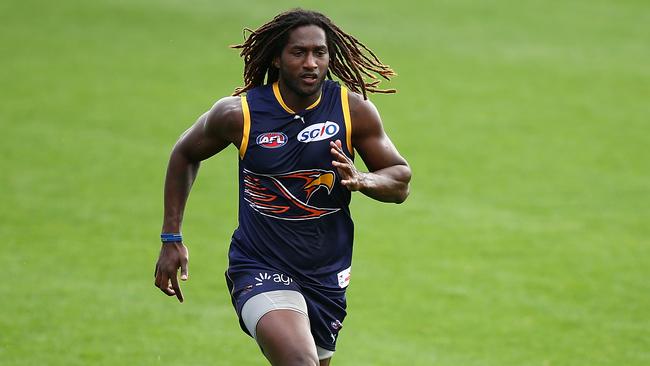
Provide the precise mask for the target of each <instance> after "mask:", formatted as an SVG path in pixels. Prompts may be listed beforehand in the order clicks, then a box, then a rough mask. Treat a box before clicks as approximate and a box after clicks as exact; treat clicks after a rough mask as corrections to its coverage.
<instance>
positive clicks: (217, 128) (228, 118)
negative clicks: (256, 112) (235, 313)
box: [155, 97, 243, 302]
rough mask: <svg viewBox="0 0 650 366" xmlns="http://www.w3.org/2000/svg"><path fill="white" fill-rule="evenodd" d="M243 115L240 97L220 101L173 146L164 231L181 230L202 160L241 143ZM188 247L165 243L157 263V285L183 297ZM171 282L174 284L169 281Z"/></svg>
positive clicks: (180, 298) (178, 231)
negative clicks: (182, 286)
mask: <svg viewBox="0 0 650 366" xmlns="http://www.w3.org/2000/svg"><path fill="white" fill-rule="evenodd" d="M242 125H243V114H242V109H241V101H240V98H239V97H226V98H223V99H221V100H219V101H218V102H217V103H216V104H215V105H214V106H213V107H212V108H211V109H210V110H209V111H208V112H206V113H204V114H203V115H202V116H201V117H200V118H199V119H198V120H197V121H196V122H195V123H194V125H193V126H192V127H190V128H189V129H188V130H187V131H185V132H184V133H183V134H182V135H181V137H180V138H179V140H178V141H177V142H176V144H175V145H174V148H173V150H172V153H171V156H170V158H169V164H168V166H167V175H166V178H165V194H164V200H165V204H164V210H165V212H164V218H163V226H162V232H164V233H180V232H181V226H182V221H183V212H184V209H185V204H186V202H187V198H188V196H189V194H190V190H191V188H192V184H193V183H194V180H195V178H196V175H197V173H198V170H199V166H200V163H201V161H202V160H205V159H207V158H209V157H211V156H213V155H215V154H217V153H218V152H220V151H221V150H223V149H225V148H226V147H227V146H228V145H230V144H231V143H232V144H234V145H235V146H239V144H240V143H241V138H242V137H241V136H242ZM187 257H188V255H187V248H186V247H185V246H184V245H183V243H181V242H178V243H163V245H162V247H161V251H160V256H159V258H158V263H157V264H156V274H155V276H156V286H157V287H158V288H160V289H161V290H162V291H163V292H164V293H165V294H167V295H169V296H174V295H176V296H177V297H178V299H179V301H181V302H182V301H183V296H182V294H181V291H180V287H179V286H178V281H177V279H176V275H177V271H178V268H179V267H180V268H181V279H183V280H185V279H187V260H188V258H187ZM170 282H171V284H170Z"/></svg>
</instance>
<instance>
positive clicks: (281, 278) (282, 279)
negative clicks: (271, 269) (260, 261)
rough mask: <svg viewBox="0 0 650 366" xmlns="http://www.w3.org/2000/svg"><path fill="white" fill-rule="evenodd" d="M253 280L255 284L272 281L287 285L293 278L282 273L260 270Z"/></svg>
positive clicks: (260, 284) (259, 284)
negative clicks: (269, 272)
mask: <svg viewBox="0 0 650 366" xmlns="http://www.w3.org/2000/svg"><path fill="white" fill-rule="evenodd" d="M255 281H257V283H256V284H255V286H262V285H263V284H264V282H265V281H273V282H275V283H281V284H283V285H285V286H289V285H290V284H291V283H292V282H293V279H292V278H291V277H289V276H287V275H285V274H284V273H274V274H272V275H270V274H268V273H266V272H264V273H262V272H260V273H258V275H257V277H255Z"/></svg>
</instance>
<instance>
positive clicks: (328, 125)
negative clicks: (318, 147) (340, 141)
mask: <svg viewBox="0 0 650 366" xmlns="http://www.w3.org/2000/svg"><path fill="white" fill-rule="evenodd" d="M338 132H339V125H337V124H336V123H334V122H332V121H326V122H321V123H316V124H313V125H311V126H307V127H305V128H304V129H303V130H302V131H300V132H299V133H298V141H300V142H304V143H307V142H312V141H321V140H325V139H327V138H330V137H332V136H334V135H336V134H337V133H338Z"/></svg>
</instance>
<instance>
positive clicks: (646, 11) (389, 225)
mask: <svg viewBox="0 0 650 366" xmlns="http://www.w3.org/2000/svg"><path fill="white" fill-rule="evenodd" d="M297 4H298V3H297V2H289V1H275V2H272V3H271V2H263V1H246V2H239V3H238V2H231V4H230V5H226V4H223V3H221V2H216V1H207V0H203V1H181V0H160V1H145V0H131V1H124V0H95V1H61V2H47V1H32V0H23V1H16V0H9V1H3V2H2V3H1V4H0V44H2V51H1V55H0V85H1V86H2V87H1V88H0V106H1V107H0V127H1V129H2V135H1V136H2V137H1V140H2V143H0V166H1V168H2V169H1V172H0V192H1V193H2V203H1V204H0V238H2V245H0V262H1V263H2V272H3V280H2V281H1V282H0V292H1V293H2V298H1V299H0V365H66V366H69V365H145V366H146V365H262V364H264V362H263V358H262V356H261V354H260V353H259V351H258V349H257V347H256V345H255V344H254V342H253V341H251V340H250V339H249V338H248V337H247V336H245V335H244V334H243V333H242V332H241V331H240V330H239V327H238V324H237V321H236V316H235V314H234V311H233V310H232V307H231V304H230V300H229V297H228V293H227V290H226V286H225V283H224V281H223V271H224V269H225V266H226V251H227V247H228V244H229V238H230V235H231V233H232V231H233V229H234V228H235V226H236V210H237V207H236V205H237V197H236V163H237V154H236V151H235V149H234V148H231V149H229V150H227V151H226V152H224V153H222V154H221V155H219V156H217V157H215V158H213V159H211V160H209V161H207V162H206V163H205V164H204V165H203V167H202V170H201V172H200V174H199V179H198V180H197V183H196V185H195V187H194V190H193V192H192V195H191V197H190V202H189V204H188V208H187V214H186V217H185V225H184V228H183V231H184V234H185V237H186V240H187V244H188V246H189V248H190V252H191V262H190V280H189V281H188V282H187V283H185V286H184V293H185V297H186V302H185V303H184V304H182V305H180V304H179V303H178V302H176V300H175V299H172V298H167V297H165V296H164V295H162V294H161V293H160V292H159V290H158V289H156V288H154V286H153V267H154V263H155V260H156V257H157V253H158V249H159V242H158V234H159V230H160V224H161V217H162V184H163V175H164V171H165V166H166V162H167V157H168V154H169V151H170V149H171V146H172V144H173V143H174V141H175V140H176V138H177V137H178V136H179V134H180V133H181V132H182V131H183V130H184V129H185V128H187V127H188V126H189V125H190V124H191V123H193V121H194V120H195V118H196V117H197V116H198V115H200V114H201V113H202V112H203V111H204V110H206V109H207V108H209V107H210V106H211V105H212V103H213V102H214V101H215V100H216V99H218V98H219V97H221V96H224V95H227V94H229V93H231V92H232V90H233V89H234V88H235V87H236V86H239V85H240V84H241V72H242V63H241V60H240V59H239V57H238V55H237V52H235V51H233V50H229V49H228V48H227V46H228V45H230V44H234V43H238V42H240V41H241V40H242V28H243V27H244V26H248V27H253V28H254V27H257V26H259V25H261V24H262V23H263V22H265V21H266V20H267V19H269V18H270V17H271V16H273V15H275V14H276V13H278V12H280V11H282V10H285V9H288V8H290V7H293V6H295V5H297ZM301 5H302V6H304V7H307V8H315V9H319V10H321V11H323V12H325V13H327V14H329V15H330V16H331V17H332V18H333V19H334V20H335V22H337V23H338V24H339V25H340V26H341V27H342V28H343V29H345V30H346V31H348V32H350V33H352V34H354V35H356V36H357V37H358V38H359V39H361V40H362V41H363V42H364V43H366V44H367V45H368V46H369V47H370V48H372V49H373V50H375V51H376V53H377V54H378V55H380V57H381V58H382V59H383V61H385V62H386V63H388V64H390V65H391V66H392V67H394V68H395V70H396V71H397V72H398V73H399V77H398V78H396V79H395V81H394V82H391V83H390V84H384V85H390V86H392V87H396V88H398V89H399V93H398V94H397V95H392V96H384V95H379V96H375V97H373V101H374V102H375V104H376V105H377V106H378V108H379V109H380V111H381V113H382V116H383V119H384V123H385V127H386V129H387V130H388V132H389V134H390V135H391V137H392V139H393V141H394V142H395V144H396V145H397V147H398V148H399V149H400V151H401V152H402V153H403V155H404V156H405V157H406V158H407V159H408V160H409V162H410V163H411V165H412V168H413V172H414V176H413V181H412V193H411V197H410V198H409V200H408V201H407V202H406V203H405V204H403V205H399V206H396V205H386V204H380V203H377V202H374V201H371V200H369V199H367V198H365V197H363V196H361V195H359V194H357V195H355V197H354V199H353V207H352V209H353V214H354V216H355V220H356V221H355V222H356V228H357V231H356V242H355V259H354V265H353V268H354V269H353V279H352V284H351V286H350V289H349V292H348V301H349V316H348V318H347V320H346V323H345V329H344V330H343V331H342V333H341V337H340V339H339V349H338V352H337V353H336V355H335V357H334V359H333V363H332V364H333V365H337V366H344V365H355V366H356V365H440V366H484V365H485V366H491V365H494V366H504V365H513V366H522V365H538V366H555V365H571V366H573V365H585V366H596V365H612V366H636V365H639V366H640V365H649V364H650V239H649V238H650V162H649V161H650V153H649V152H650V148H649V146H650V103H649V101H650V3H648V2H647V1H642V0H639V1H632V0H621V1H615V0H609V1H605V0H602V1H601V0H595V1H587V0H583V1H573V0H572V1H562V2H560V1H557V2H543V1H536V0H524V1H485V2H474V1H465V0H462V1H431V2H429V1H420V2H409V1H401V2H400V1H397V2H395V1H387V0H377V1H360V2H351V1H331V2H318V1H307V2H304V3H302V4H301Z"/></svg>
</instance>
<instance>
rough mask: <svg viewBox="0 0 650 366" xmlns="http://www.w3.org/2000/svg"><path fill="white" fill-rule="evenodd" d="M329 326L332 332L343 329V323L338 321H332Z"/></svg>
mask: <svg viewBox="0 0 650 366" xmlns="http://www.w3.org/2000/svg"><path fill="white" fill-rule="evenodd" d="M330 326H331V327H332V329H334V330H339V329H341V328H343V323H341V321H340V320H334V321H332V322H331V323H330Z"/></svg>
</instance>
